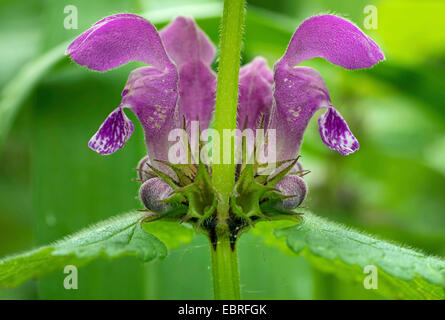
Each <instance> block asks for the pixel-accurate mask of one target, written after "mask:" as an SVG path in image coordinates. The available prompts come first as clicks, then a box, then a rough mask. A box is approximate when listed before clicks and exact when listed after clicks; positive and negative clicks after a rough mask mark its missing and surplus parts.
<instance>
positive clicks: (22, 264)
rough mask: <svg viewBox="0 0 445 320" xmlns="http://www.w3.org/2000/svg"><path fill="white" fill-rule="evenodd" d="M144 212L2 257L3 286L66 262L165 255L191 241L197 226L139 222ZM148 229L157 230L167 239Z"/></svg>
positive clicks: (0, 278)
mask: <svg viewBox="0 0 445 320" xmlns="http://www.w3.org/2000/svg"><path fill="white" fill-rule="evenodd" d="M142 217H143V213H139V212H137V213H128V214H124V215H121V216H117V217H113V218H110V219H108V220H105V221H103V222H100V223H98V224H96V225H93V226H91V227H89V228H86V229H84V230H82V231H80V232H78V233H76V234H74V235H72V236H68V237H66V238H65V239H63V240H60V241H57V242H55V243H54V244H51V245H48V246H44V247H41V248H38V249H35V250H32V251H29V252H26V253H23V254H18V255H14V256H10V257H7V258H5V259H2V260H0V287H15V286H18V285H20V284H21V283H23V282H25V281H27V280H29V279H31V278H33V279H35V278H39V277H41V276H44V275H46V274H49V273H51V272H53V271H56V270H59V269H63V268H64V266H66V265H75V266H77V267H80V266H82V265H84V264H86V263H88V262H90V261H91V260H93V259H95V258H100V257H102V258H108V259H114V258H118V257H122V256H137V257H138V258H139V259H140V260H142V261H143V262H148V261H152V260H154V259H157V258H159V259H162V258H164V257H165V256H166V255H167V247H168V248H174V247H178V246H179V245H180V244H181V243H187V242H190V241H191V240H192V238H193V230H191V229H187V228H186V227H184V226H181V225H179V224H173V223H168V222H162V221H158V222H153V223H147V224H144V226H143V227H142V225H141V224H140V223H139V221H140V219H141V218H142ZM145 230H153V233H155V234H157V235H158V236H159V237H160V238H161V239H162V240H165V242H166V243H163V242H162V241H161V240H160V239H159V238H158V237H156V236H155V235H153V234H152V233H149V232H147V231H145Z"/></svg>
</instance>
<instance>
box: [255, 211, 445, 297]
mask: <svg viewBox="0 0 445 320" xmlns="http://www.w3.org/2000/svg"><path fill="white" fill-rule="evenodd" d="M257 234H261V233H260V232H258V233H257ZM274 234H275V236H276V237H277V238H276V240H272V238H270V235H269V236H266V239H269V240H268V241H267V242H266V243H267V244H269V245H273V246H278V247H281V248H282V244H283V241H286V242H287V245H288V247H289V248H290V249H291V250H292V251H294V252H295V253H301V254H302V255H303V256H305V257H306V258H307V259H308V260H309V261H310V262H311V263H312V264H313V265H314V267H316V268H318V269H320V270H322V271H324V272H328V273H333V274H335V275H337V276H339V277H340V278H342V279H345V280H353V281H357V282H363V281H364V279H365V277H366V276H367V274H364V271H363V270H364V268H365V267H366V266H368V265H374V266H376V267H377V268H378V289H377V290H375V292H376V293H379V294H380V295H382V296H384V297H388V298H394V299H444V298H445V292H444V288H445V261H444V260H442V259H439V258H435V257H430V256H427V255H425V254H423V253H420V252H418V251H414V250H411V249H407V248H404V247H401V246H398V245H395V244H392V243H389V242H385V241H382V240H379V239H377V238H375V237H371V236H368V235H365V234H362V233H360V232H358V231H355V230H352V229H349V228H347V227H345V226H342V225H339V224H336V223H333V222H329V221H327V220H325V219H322V218H320V217H317V216H315V215H313V214H311V213H309V212H308V213H305V214H304V216H303V222H302V223H301V224H298V225H294V226H291V227H286V228H279V229H276V230H275V231H274Z"/></svg>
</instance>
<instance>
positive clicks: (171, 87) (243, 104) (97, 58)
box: [66, 14, 384, 209]
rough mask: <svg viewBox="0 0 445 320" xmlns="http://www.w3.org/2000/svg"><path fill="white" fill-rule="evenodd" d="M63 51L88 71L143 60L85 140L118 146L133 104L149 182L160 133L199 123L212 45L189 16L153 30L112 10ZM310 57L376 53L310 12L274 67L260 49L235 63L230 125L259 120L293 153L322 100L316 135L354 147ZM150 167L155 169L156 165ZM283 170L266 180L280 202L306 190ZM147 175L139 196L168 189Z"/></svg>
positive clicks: (372, 57)
mask: <svg viewBox="0 0 445 320" xmlns="http://www.w3.org/2000/svg"><path fill="white" fill-rule="evenodd" d="M66 53H67V54H69V55H70V56H71V58H72V60H73V61H75V62H77V63H78V64H80V65H85V66H87V67H88V68H89V69H93V70H97V71H106V70H109V69H113V68H116V67H119V66H121V65H123V64H125V63H127V62H130V61H134V60H137V61H141V62H144V63H146V64H148V65H150V66H147V67H142V68H138V69H136V70H133V71H132V72H131V73H130V75H129V78H128V81H127V83H126V85H125V88H124V90H123V92H122V101H121V103H120V105H119V106H118V107H117V108H116V109H115V110H114V111H113V112H112V113H111V114H110V115H109V116H108V117H107V118H106V119H105V121H104V122H103V124H102V125H101V127H100V128H99V130H98V131H97V133H96V134H95V135H94V136H93V137H92V138H91V140H90V142H89V144H88V145H89V147H90V148H92V149H93V150H95V151H97V152H98V153H100V154H104V155H105V154H111V153H113V152H115V151H116V150H118V149H120V148H122V147H123V146H124V144H125V142H126V141H127V140H128V139H129V137H130V136H131V134H132V133H133V131H134V125H133V124H132V123H131V121H130V120H129V118H128V117H127V116H126V115H125V113H124V109H125V108H127V109H130V110H131V111H133V112H134V113H135V114H136V116H137V118H138V119H139V121H140V122H141V124H142V127H143V129H144V133H145V140H146V144H147V154H148V156H147V157H145V158H144V159H143V160H142V161H141V162H140V163H139V166H138V168H139V177H140V179H141V180H144V181H145V180H147V182H148V180H150V179H152V180H153V175H154V174H153V172H152V171H150V170H149V169H148V168H149V167H148V166H146V163H150V162H151V161H150V160H152V159H156V160H161V161H168V160H169V159H168V150H169V148H170V146H171V144H172V142H170V141H169V140H168V136H169V133H170V131H171V130H172V129H176V128H182V127H183V121H184V119H185V122H186V126H187V128H189V125H190V123H191V121H199V126H200V129H201V130H204V129H206V128H207V127H208V126H209V124H210V120H211V118H212V115H213V109H214V104H215V92H216V76H215V74H214V72H213V71H212V69H211V67H210V65H211V63H212V61H213V59H214V57H215V46H214V45H213V44H212V43H211V42H210V40H209V38H208V37H207V36H206V35H205V33H204V32H203V31H202V30H201V29H199V27H198V26H197V25H196V24H195V22H194V21H193V19H190V18H184V17H178V18H176V19H175V20H174V21H173V22H172V23H171V24H170V25H168V26H167V27H165V28H164V29H163V30H162V31H161V32H160V33H158V31H157V30H156V28H155V27H154V26H153V25H152V24H151V23H150V22H148V21H147V20H145V19H144V18H142V17H139V16H136V15H132V14H118V15H114V16H111V17H108V18H105V19H103V20H101V21H99V22H97V23H96V24H95V25H93V26H92V27H91V28H90V29H89V30H87V31H86V32H84V33H83V34H81V35H80V36H79V37H78V38H76V39H75V40H74V41H73V42H72V43H71V44H70V45H69V47H68V49H67V51H66ZM315 57H321V58H324V59H326V60H328V61H330V62H332V63H333V64H336V65H339V66H342V67H343V68H346V69H360V68H369V67H372V66H373V65H375V64H376V63H378V62H379V61H382V60H383V59H384V56H383V53H382V51H381V50H380V48H379V47H378V45H377V44H376V43H375V42H374V41H373V40H371V39H370V38H369V37H367V36H366V35H365V34H364V33H363V32H362V31H361V30H360V29H359V28H358V27H356V26H355V25H354V24H352V23H351V22H349V21H348V20H346V19H344V18H341V17H337V16H334V15H319V16H314V17H311V18H309V19H307V20H305V21H304V22H303V23H302V24H301V25H300V26H299V28H298V29H297V30H296V31H295V33H294V35H293V36H292V39H291V40H290V43H289V46H288V47H287V50H286V52H285V54H284V55H283V57H282V58H281V59H280V60H278V61H277V62H276V64H275V66H274V70H273V72H272V70H270V69H269V68H268V66H267V63H266V61H265V60H264V59H263V58H261V57H257V58H255V59H254V60H253V61H252V62H250V63H249V64H247V65H245V66H243V67H242V68H241V69H240V75H239V102H238V116H237V123H238V128H239V129H244V128H249V129H257V128H260V126H263V127H264V128H265V129H274V130H276V143H277V146H276V147H277V149H276V155H277V157H276V160H277V161H282V160H289V159H294V158H295V157H296V156H297V154H298V153H299V150H300V147H301V143H302V139H303V134H304V131H305V130H306V127H307V125H308V123H309V120H310V119H311V118H312V116H313V115H314V113H315V112H316V111H317V110H319V109H322V108H326V109H327V110H326V112H325V113H324V114H323V115H322V116H321V117H320V118H319V120H318V123H319V131H320V135H321V138H322V141H323V142H324V143H325V144H326V145H327V146H328V147H329V148H331V149H333V150H337V151H338V152H340V153H341V154H342V155H347V154H350V153H352V152H354V151H355V150H357V149H358V148H359V144H358V141H357V139H356V138H355V137H354V135H353V134H352V132H351V131H350V129H349V127H348V125H347V124H346V122H345V120H344V119H343V118H342V116H341V115H340V113H339V112H338V111H337V109H335V107H334V106H333V105H332V104H331V100H330V97H329V92H328V89H327V88H326V85H325V83H324V82H323V79H322V77H321V75H320V74H319V73H318V71H316V70H315V69H313V68H309V67H298V66H296V65H297V64H299V63H300V62H303V61H305V60H308V59H312V58H315ZM151 165H152V166H158V167H159V163H158V165H155V164H154V163H151ZM145 170H147V171H145ZM292 171H294V172H293V174H292V175H288V176H285V177H284V178H283V180H282V181H280V182H279V183H278V184H277V185H276V186H275V187H276V190H279V191H280V192H281V194H282V195H285V196H286V197H287V198H286V199H285V200H283V201H282V202H281V203H280V204H279V207H281V208H284V209H289V208H291V207H295V206H298V205H299V204H300V203H301V201H303V199H304V197H305V195H306V189H307V188H306V185H305V183H304V181H303V180H302V179H301V177H299V176H298V172H295V171H298V169H296V168H294V169H292ZM156 179H158V178H156ZM185 180H186V181H189V180H190V179H189V178H187V179H185ZM147 182H146V183H145V184H144V188H142V189H143V190H142V189H141V190H142V191H141V192H142V193H143V194H142V195H141V198H142V199H145V200H144V201H145V202H147V203H152V200H153V199H155V198H156V199H161V198H162V199H164V198H165V197H166V195H167V194H168V193H170V192H171V187H168V185H166V184H165V183H164V182H162V181H161V180H159V179H158V180H153V181H151V182H150V183H147ZM161 185H162V188H163V192H161V193H162V194H161V193H159V194H157V195H156V196H155V197H154V198H153V197H152V195H149V194H147V192H145V191H147V190H148V191H149V192H148V193H150V192H151V191H152V189H156V188H159V186H161ZM144 190H145V191H144ZM292 196H295V197H292ZM156 201H157V200H156Z"/></svg>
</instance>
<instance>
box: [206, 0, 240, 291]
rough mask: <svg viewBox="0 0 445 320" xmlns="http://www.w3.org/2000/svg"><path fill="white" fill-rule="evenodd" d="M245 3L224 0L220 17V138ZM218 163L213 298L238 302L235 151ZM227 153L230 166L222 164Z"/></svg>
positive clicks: (230, 104)
mask: <svg viewBox="0 0 445 320" xmlns="http://www.w3.org/2000/svg"><path fill="white" fill-rule="evenodd" d="M244 13H245V0H225V1H224V12H223V17H222V27H221V39H220V55H219V66H218V84H217V89H216V102H215V129H216V130H217V131H218V133H219V136H220V137H223V136H224V130H227V129H228V130H234V129H236V112H237V105H238V77H239V68H240V54H241V41H242V33H243V25H244ZM223 148H224V144H220V152H219V154H220V156H221V158H222V161H221V163H213V164H212V180H213V184H214V186H215V188H216V190H217V191H218V193H219V194H220V196H221V198H220V201H219V203H218V207H217V218H216V226H215V239H212V249H211V250H212V269H213V286H214V293H215V299H240V288H239V273H238V258H237V254H236V246H235V244H231V241H230V238H231V235H230V229H229V225H228V219H229V209H230V203H229V197H230V194H231V193H232V191H233V188H234V186H235V163H234V160H233V155H234V150H233V149H234V148H230V150H226V149H223ZM225 152H226V153H227V152H229V155H230V159H231V161H230V163H226V162H224V161H223V159H224V158H225V157H224V153H225Z"/></svg>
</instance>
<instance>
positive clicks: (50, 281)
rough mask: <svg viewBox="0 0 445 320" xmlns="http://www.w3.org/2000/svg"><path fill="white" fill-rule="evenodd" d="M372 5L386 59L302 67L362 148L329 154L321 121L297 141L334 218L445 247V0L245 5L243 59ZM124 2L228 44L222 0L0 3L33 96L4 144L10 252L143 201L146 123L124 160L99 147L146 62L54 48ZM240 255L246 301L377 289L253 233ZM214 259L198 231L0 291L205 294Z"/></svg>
mask: <svg viewBox="0 0 445 320" xmlns="http://www.w3.org/2000/svg"><path fill="white" fill-rule="evenodd" d="M67 5H75V6H76V7H77V9H78V29H77V30H66V29H65V28H64V25H63V21H64V19H65V17H66V16H67V14H66V13H64V8H65V6H67ZM368 5H374V6H375V7H376V8H377V13H378V24H377V29H376V30H366V29H365V30H364V31H365V32H366V33H367V34H368V35H370V36H371V37H372V38H373V39H375V40H376V41H377V43H378V44H379V45H380V46H381V47H382V48H383V50H384V52H385V54H386V57H387V61H385V62H384V63H380V64H379V65H377V66H376V67H375V68H373V69H372V70H363V71H346V70H343V69H341V68H340V67H336V66H333V65H331V64H329V63H328V62H326V61H324V60H322V59H314V60H312V61H309V62H307V63H305V65H309V66H312V67H315V68H317V69H318V70H319V71H320V72H321V74H322V75H323V77H324V79H325V82H326V84H327V86H328V88H329V89H330V93H331V98H332V100H333V104H334V105H335V106H336V107H337V108H338V109H339V110H340V112H341V113H342V114H343V116H344V118H345V119H347V121H348V123H349V126H350V127H351V129H352V130H353V132H354V133H355V135H356V137H357V138H358V140H359V141H360V145H361V148H360V150H359V151H358V152H356V153H354V154H352V155H350V156H348V157H342V156H341V155H339V154H338V153H336V152H334V151H331V150H329V149H328V148H327V147H325V146H324V145H323V143H322V141H321V139H320V137H319V134H318V128H317V123H316V122H317V121H316V120H315V119H313V120H312V121H311V124H310V126H309V128H308V130H307V132H306V136H305V142H304V145H303V149H302V151H301V155H302V163H303V165H304V167H305V169H309V170H311V171H312V173H311V174H309V175H308V176H307V182H308V184H309V187H310V193H309V197H308V199H307V200H306V201H305V203H304V205H305V206H306V207H307V208H309V209H310V210H312V211H313V212H314V213H316V214H318V215H321V216H325V217H328V218H329V219H331V220H335V221H339V222H342V223H345V224H348V225H351V226H354V227H357V228H359V229H361V230H366V231H367V232H369V233H374V234H378V235H380V236H382V237H383V238H386V239H390V240H395V241H398V242H400V243H403V244H405V245H408V246H412V247H417V248H419V249H422V250H424V251H425V252H427V253H430V254H435V255H441V256H444V255H445V232H444V230H445V130H444V129H445V105H444V101H445V22H444V21H445V19H444V16H443V15H444V12H445V2H444V1H393V0H388V1H370V0H365V1H363V0H354V1H352V0H350V1H345V0H343V1H341V0H332V1H331V0H313V1H297V0H274V1H270V0H252V1H248V11H247V12H248V14H247V19H246V21H247V25H246V30H245V43H244V50H243V63H247V62H248V61H250V60H251V59H252V58H253V57H254V56H256V55H262V56H264V57H266V58H267V59H268V61H269V64H270V66H272V65H273V63H274V61H276V60H277V59H278V58H279V57H280V56H281V55H282V54H283V52H284V50H285V48H286V45H287V43H288V41H289V39H290V36H291V35H292V33H293V30H294V29H295V28H296V27H297V26H298V25H299V23H301V22H302V21H303V20H304V19H305V18H307V17H309V16H311V15H314V14H317V13H321V12H323V13H326V12H329V13H337V14H340V15H342V16H345V17H347V18H350V19H351V20H352V21H354V22H355V23H356V24H357V25H358V26H360V27H361V28H364V20H365V17H366V16H367V13H364V8H365V7H366V6H368ZM119 12H130V13H144V14H145V16H146V17H148V18H150V19H151V20H152V21H153V22H155V23H156V25H157V26H158V27H162V26H164V25H165V24H166V23H167V22H168V21H169V20H170V19H171V18H173V17H175V16H177V15H193V16H194V17H195V18H196V20H197V22H198V24H199V25H200V26H201V28H203V29H204V30H205V31H206V32H207V33H208V35H209V36H210V37H211V39H212V40H213V41H214V42H215V43H217V42H218V28H219V17H220V12H221V2H218V1H205V0H201V1H196V0H190V1H186V0H181V1H179V0H177V1H174V0H162V1H161V0H159V1H158V0H145V1H144V0H140V1H110V0H79V1H75V0H69V1H68V0H33V1H29V0H0V43H1V50H0V87H2V91H3V93H2V99H3V100H7V99H10V100H9V101H13V102H9V103H13V104H14V103H16V104H18V105H20V106H21V107H20V110H19V111H18V113H17V117H16V119H15V120H14V121H13V122H12V125H11V127H10V130H9V133H8V135H7V136H6V137H5V138H4V139H3V141H1V142H2V145H1V148H2V149H1V150H0V257H3V256H5V255H8V254H11V253H14V252H17V251H22V250H26V249H30V248H32V247H35V246H38V245H42V244H46V243H49V242H51V241H54V240H56V239H59V238H61V237H63V236H65V235H67V234H70V233H72V232H75V231H77V230H79V229H80V228H82V227H85V226H87V225H89V224H91V223H94V222H97V221H100V220H102V219H104V218H107V217H109V216H113V215H116V214H119V213H123V212H126V211H130V210H132V209H135V208H137V209H138V208H141V205H140V204H139V202H138V200H137V199H136V195H137V189H138V184H137V183H136V182H133V181H132V180H131V179H132V178H133V177H134V175H135V171H134V170H133V168H134V167H135V165H136V163H137V161H138V160H139V159H140V158H141V157H142V156H143V155H144V143H143V135H142V130H141V128H140V127H138V126H136V130H135V134H133V137H132V138H131V139H130V140H129V143H127V146H126V147H125V151H119V152H116V153H115V154H114V155H112V156H108V157H101V156H99V155H97V154H96V153H95V152H92V151H91V150H90V149H88V147H87V142H88V140H89V138H90V137H91V136H92V135H93V134H94V133H95V132H96V130H97V128H98V127H99V125H100V124H101V123H102V121H103V120H104V119H105V117H106V116H107V115H108V113H110V112H111V111H112V110H113V109H114V107H115V106H117V105H118V104H119V103H120V93H121V90H122V88H123V86H124V84H125V82H126V79H127V76H128V73H129V72H130V71H131V70H132V69H134V68H135V67H136V66H138V64H137V63H131V64H129V65H127V66H124V67H121V68H119V69H117V70H114V71H111V72H107V73H104V74H99V73H96V72H89V71H87V70H86V69H84V68H80V67H78V66H77V65H75V64H74V63H72V62H70V61H69V60H68V59H67V58H61V57H60V58H56V59H54V57H53V56H55V57H58V56H61V54H60V53H61V52H63V49H64V48H63V45H62V46H60V45H61V44H62V43H64V42H66V41H69V40H70V39H72V38H74V37H75V36H77V35H78V34H79V33H81V32H83V31H84V30H85V29H86V28H88V27H89V26H90V25H91V24H92V23H94V22H96V21H97V20H99V19H101V18H102V17H104V16H107V15H110V14H115V13H119ZM57 46H59V47H58V48H56V49H55V51H53V52H55V53H53V54H52V55H51V54H49V55H48V54H47V52H49V51H50V50H52V49H53V48H55V47H57ZM45 54H46V56H45ZM42 55H43V57H44V58H42V59H43V62H42V65H43V66H42V65H41V66H42V70H43V71H42V70H40V69H39V68H37V67H36V70H34V71H32V72H29V70H28V68H29V67H28V66H27V63H28V62H29V61H34V60H33V59H36V58H38V57H41V56H42ZM39 61H40V60H39ZM47 62H48V65H46V63H47ZM53 64H54V65H53ZM216 65H217V62H215V65H214V66H215V67H216ZM24 69H25V70H28V73H26V72H25V73H24V74H23V76H22V77H21V79H20V81H18V82H16V83H15V85H14V86H12V88H13V89H14V90H13V93H12V94H11V93H10V92H11V86H10V85H8V83H10V81H11V80H12V79H14V78H15V77H16V76H17V75H18V74H19V72H21V71H20V70H24ZM30 83H35V84H36V86H35V87H32V86H30V85H29V84H30ZM5 92H6V93H5ZM7 95H9V96H7ZM5 97H6V98H5ZM24 98H25V99H24ZM14 99H15V100H14ZM14 101H16V102H14ZM3 102H4V101H3ZM2 116H3V115H2V114H1V113H0V117H2ZM130 117H132V119H135V118H134V117H133V116H132V115H130ZM0 120H2V119H0ZM3 120H4V119H3ZM136 123H138V122H136V121H135V124H136ZM239 256H240V268H241V286H242V295H243V297H244V298H247V299H358V298H369V299H372V298H379V296H377V295H375V294H374V293H372V291H367V290H365V289H364V288H363V286H362V285H360V284H353V283H348V282H344V281H340V280H338V279H336V278H334V277H333V276H330V275H326V274H321V273H319V272H318V271H316V270H314V269H312V267H311V266H310V265H309V263H308V262H306V261H305V260H304V259H303V258H302V257H289V256H286V255H283V254H282V253H281V252H279V251H278V250H277V249H275V248H269V247H266V246H264V245H263V244H262V240H261V239H260V238H257V237H255V236H253V235H251V234H247V235H245V236H243V238H242V239H241V241H240V252H239ZM209 267H210V260H209V248H208V244H207V241H206V239H205V238H204V237H202V236H198V237H196V238H195V239H194V241H193V242H192V243H191V244H189V245H187V246H183V247H181V248H180V249H174V250H172V251H171V252H170V254H169V256H168V257H167V258H166V259H165V260H163V261H156V262H153V263H148V264H145V265H144V264H141V263H140V262H139V261H137V260H136V259H132V258H125V259H120V260H116V261H106V260H101V261H96V262H93V263H91V264H89V265H88V266H86V267H84V268H82V269H80V270H79V289H78V290H65V289H64V288H63V278H64V276H65V275H64V274H63V271H60V272H58V273H55V274H53V275H51V276H48V277H46V278H44V279H42V280H39V281H29V282H28V283H26V284H24V285H22V286H21V287H19V288H15V289H0V299H8V298H9V299H10V298H13V299H30V298H43V299H81V298H86V299H118V298H123V299H126V298H131V299H167V298H169V299H205V298H207V299H209V298H212V288H211V274H210V269H209Z"/></svg>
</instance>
